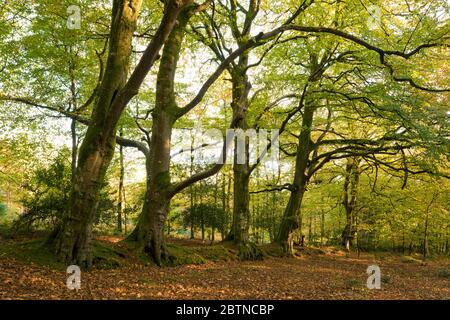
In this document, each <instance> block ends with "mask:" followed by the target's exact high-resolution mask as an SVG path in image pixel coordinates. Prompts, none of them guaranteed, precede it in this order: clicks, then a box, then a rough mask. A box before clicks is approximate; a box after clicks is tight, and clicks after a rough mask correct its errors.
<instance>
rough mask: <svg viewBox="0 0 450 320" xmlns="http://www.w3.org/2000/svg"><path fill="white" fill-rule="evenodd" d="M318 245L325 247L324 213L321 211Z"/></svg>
mask: <svg viewBox="0 0 450 320" xmlns="http://www.w3.org/2000/svg"><path fill="white" fill-rule="evenodd" d="M320 217H321V219H320V245H321V246H323V245H325V244H324V242H323V240H324V239H325V212H324V211H323V210H322V212H321V215H320Z"/></svg>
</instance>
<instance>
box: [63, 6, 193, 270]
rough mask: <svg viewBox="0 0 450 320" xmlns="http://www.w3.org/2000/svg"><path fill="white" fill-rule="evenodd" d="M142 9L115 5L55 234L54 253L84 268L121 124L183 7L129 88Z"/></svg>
mask: <svg viewBox="0 0 450 320" xmlns="http://www.w3.org/2000/svg"><path fill="white" fill-rule="evenodd" d="M141 4H142V0H127V1H125V0H115V1H113V8H112V17H111V29H110V38H109V53H108V59H107V63H106V68H105V73H104V76H103V79H102V83H101V85H100V87H99V91H98V94H97V97H96V102H95V105H94V109H93V112H92V116H91V119H90V123H89V126H88V129H87V132H86V136H85V138H84V140H83V142H82V144H81V146H80V150H79V159H78V165H77V169H76V173H75V178H74V183H73V186H72V192H71V197H70V203H69V205H70V212H68V214H67V215H66V216H65V217H64V220H63V223H62V226H61V227H60V228H59V230H58V232H57V235H56V241H55V248H56V254H57V256H58V257H59V259H60V260H62V261H64V262H66V263H77V264H78V265H79V266H81V267H87V268H90V267H91V265H92V252H91V246H90V242H91V236H92V225H93V222H94V220H95V215H96V213H97V204H98V196H99V192H100V188H101V186H102V184H103V181H104V177H105V174H106V170H107V168H108V166H109V164H110V162H111V159H112V156H113V153H114V148H115V136H116V131H117V123H118V121H119V119H120V116H121V114H122V112H123V110H124V108H125V107H126V105H127V103H128V102H129V101H130V99H131V98H132V97H133V96H134V95H135V94H136V93H137V91H138V89H139V87H140V85H141V84H142V81H143V79H144V78H145V75H146V74H147V73H148V71H149V70H150V69H151V67H152V65H153V63H154V62H155V60H156V58H157V55H158V52H159V50H160V48H161V47H162V45H163V43H164V42H165V40H166V39H167V36H168V34H169V33H170V31H171V30H172V28H173V26H174V24H175V21H176V19H177V16H178V13H179V11H180V6H183V5H184V4H185V3H184V2H183V1H182V2H180V3H179V2H177V1H169V4H168V5H167V6H166V8H165V9H166V10H165V12H164V17H163V19H162V21H161V25H160V27H159V29H158V31H157V33H156V34H155V37H154V38H153V39H152V41H151V43H150V44H149V46H148V47H147V50H146V51H145V53H144V55H143V60H141V62H142V63H141V62H140V63H139V65H138V67H137V68H136V69H135V70H134V72H133V74H132V76H131V77H130V79H129V80H128V82H127V83H126V79H127V71H128V62H129V57H130V55H131V41H132V38H133V34H134V31H135V29H136V22H137V19H138V16H139V13H140V9H141Z"/></svg>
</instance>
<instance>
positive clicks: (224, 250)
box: [193, 244, 237, 261]
mask: <svg viewBox="0 0 450 320" xmlns="http://www.w3.org/2000/svg"><path fill="white" fill-rule="evenodd" d="M193 250H195V251H196V253H197V254H198V255H200V256H201V257H203V258H204V259H206V260H209V261H234V260H237V253H236V251H235V250H233V249H232V248H229V247H226V246H224V245H221V244H217V245H212V246H203V247H195V248H193Z"/></svg>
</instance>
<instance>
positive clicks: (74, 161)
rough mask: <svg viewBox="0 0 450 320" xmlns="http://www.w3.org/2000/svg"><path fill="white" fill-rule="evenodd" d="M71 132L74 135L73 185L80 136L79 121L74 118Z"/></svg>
mask: <svg viewBox="0 0 450 320" xmlns="http://www.w3.org/2000/svg"><path fill="white" fill-rule="evenodd" d="M70 133H71V137H72V162H71V166H72V171H71V181H72V185H73V184H74V183H75V173H76V171H77V157H78V136H77V121H76V120H72V123H71V125H70Z"/></svg>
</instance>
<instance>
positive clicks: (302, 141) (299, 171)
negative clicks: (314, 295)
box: [275, 104, 315, 254]
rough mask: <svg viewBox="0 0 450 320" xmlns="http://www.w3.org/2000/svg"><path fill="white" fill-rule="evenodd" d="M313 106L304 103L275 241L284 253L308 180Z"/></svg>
mask: <svg viewBox="0 0 450 320" xmlns="http://www.w3.org/2000/svg"><path fill="white" fill-rule="evenodd" d="M314 110H315V108H314V107H313V106H311V105H309V104H307V105H305V108H304V112H303V120H302V130H301V132H300V135H299V139H298V147H297V155H296V159H295V173H294V181H293V183H292V190H291V194H290V196H289V202H288V205H287V207H286V209H285V211H284V214H283V218H282V220H281V224H280V228H279V230H278V234H277V236H276V238H275V242H278V243H279V244H281V245H282V247H283V249H284V250H285V252H286V253H288V254H292V248H293V243H292V233H293V232H294V231H295V230H296V229H297V228H298V227H299V212H300V207H301V203H302V200H303V195H304V193H305V190H306V185H307V182H308V177H307V169H308V160H309V154H310V152H311V151H312V147H311V144H312V141H311V127H312V123H313V117H314Z"/></svg>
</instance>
